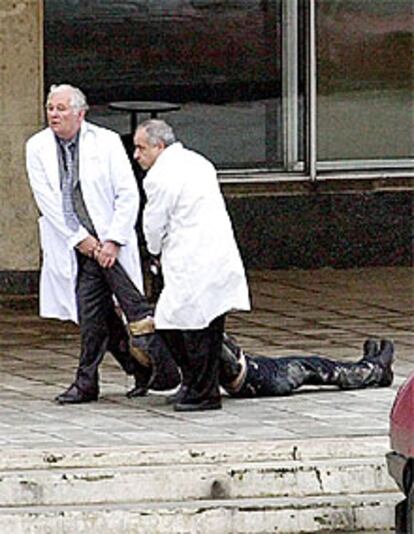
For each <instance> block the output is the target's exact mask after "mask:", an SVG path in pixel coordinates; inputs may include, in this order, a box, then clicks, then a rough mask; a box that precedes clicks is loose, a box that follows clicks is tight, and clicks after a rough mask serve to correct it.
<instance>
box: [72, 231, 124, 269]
mask: <svg viewBox="0 0 414 534" xmlns="http://www.w3.org/2000/svg"><path fill="white" fill-rule="evenodd" d="M76 248H77V249H78V250H79V252H80V253H81V254H84V255H85V256H88V257H89V258H94V259H95V260H96V261H97V262H98V263H99V265H100V266H101V267H103V268H104V269H109V268H111V267H112V266H113V265H114V263H115V260H116V258H117V257H118V253H119V248H120V246H119V245H118V244H117V243H114V242H113V241H104V242H103V243H101V242H100V241H98V240H97V239H96V238H95V237H93V236H91V235H89V236H88V237H86V238H85V239H84V240H83V241H81V242H80V243H79V244H78V245H77V247H76Z"/></svg>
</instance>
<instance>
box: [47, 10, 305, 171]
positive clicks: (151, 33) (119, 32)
mask: <svg viewBox="0 0 414 534" xmlns="http://www.w3.org/2000/svg"><path fill="white" fill-rule="evenodd" d="M282 4H283V2H282V0H163V1H162V0H117V1H114V0H96V1H92V0H89V1H84V0H83V1H80V0H45V62H46V68H45V73H46V86H49V85H50V84H51V83H57V82H62V81H68V82H69V83H72V84H74V85H78V86H79V87H81V88H82V89H83V90H84V91H85V92H86V94H87V96H88V99H89V102H90V103H91V104H93V106H92V110H91V114H90V117H89V118H92V119H93V120H94V121H95V122H98V123H101V124H104V125H107V126H109V127H112V128H115V129H117V130H118V131H119V132H120V133H123V134H126V133H128V130H129V128H130V126H129V124H130V123H129V119H128V117H127V116H126V115H122V114H119V113H116V112H112V113H110V112H108V108H107V105H108V103H109V102H110V101H116V100H160V101H167V102H178V103H180V104H181V109H180V111H178V112H174V113H170V114H166V115H163V116H162V118H165V119H166V120H168V121H169V122H170V123H171V124H172V125H173V126H174V127H175V128H176V130H177V132H178V134H179V137H180V139H182V140H183V141H184V143H186V144H187V145H189V146H190V147H192V148H194V149H195V150H198V151H200V152H202V153H204V154H205V155H206V156H207V157H209V158H210V159H211V160H213V161H214V162H215V163H216V164H217V165H218V166H219V167H220V168H222V169H241V170H243V169H253V168H255V169H259V170H260V169H280V168H282V167H285V168H286V167H290V168H294V166H295V163H296V161H297V159H298V158H299V153H300V152H301V153H303V148H302V146H303V142H301V143H299V142H298V138H297V131H295V132H293V134H292V131H291V128H292V127H293V128H298V123H299V122H300V121H301V119H300V114H299V112H298V110H297V100H296V96H295V100H294V101H293V102H292V99H289V102H290V105H289V106H288V107H287V106H286V105H285V106H283V102H282V93H283V91H284V90H285V91H286V90H288V91H291V90H292V87H295V95H298V94H299V92H302V94H303V90H301V91H299V89H298V86H299V84H300V83H303V82H301V81H299V80H298V76H297V74H296V78H295V77H294V76H293V78H291V80H290V82H286V81H284V80H283V76H282V61H283V62H284V64H286V65H289V64H291V65H293V70H295V69H296V70H297V65H298V60H297V54H298V45H297V40H298V37H297V33H296V34H295V38H296V41H292V39H291V40H290V43H288V44H286V47H285V49H288V50H290V51H289V54H295V57H294V62H293V63H291V62H289V60H288V59H287V58H286V55H285V58H284V59H283V54H282V48H283V47H284V46H285V45H284V43H287V41H286V35H282V27H283V24H282V18H283V17H284V16H287V14H286V7H284V6H283V5H282ZM287 4H288V5H290V6H296V5H297V0H291V1H290V2H288V3H287ZM285 6H286V4H285ZM283 9H285V11H284V10H283ZM293 22H294V24H296V25H297V18H296V19H293ZM290 27H291V26H290ZM290 74H291V75H292V66H291V67H290ZM294 84H296V85H294ZM282 115H284V116H285V117H286V116H287V117H289V118H290V119H291V121H292V122H291V125H289V129H290V132H287V131H286V121H284V120H283V119H282ZM144 118H147V117H145V116H143V117H141V116H140V117H139V119H140V120H141V119H144ZM288 149H289V150H290V155H289V156H287V155H286V154H287V150H288Z"/></svg>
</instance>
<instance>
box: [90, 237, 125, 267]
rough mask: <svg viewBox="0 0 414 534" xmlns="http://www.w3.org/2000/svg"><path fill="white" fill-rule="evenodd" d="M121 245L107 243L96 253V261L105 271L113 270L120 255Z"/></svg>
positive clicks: (111, 242)
mask: <svg viewBox="0 0 414 534" xmlns="http://www.w3.org/2000/svg"><path fill="white" fill-rule="evenodd" d="M119 249H120V245H118V244H117V243H114V242H113V241H105V242H104V244H103V245H102V246H101V247H100V248H99V249H98V250H97V251H96V254H95V259H96V260H97V262H98V263H99V265H100V266H101V267H103V268H104V269H109V268H111V267H112V266H113V265H114V263H115V260H116V258H117V257H118V254H119Z"/></svg>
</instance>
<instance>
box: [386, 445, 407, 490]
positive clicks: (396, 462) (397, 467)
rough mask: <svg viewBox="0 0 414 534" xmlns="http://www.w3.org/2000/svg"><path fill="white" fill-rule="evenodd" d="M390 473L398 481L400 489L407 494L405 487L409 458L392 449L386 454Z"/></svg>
mask: <svg viewBox="0 0 414 534" xmlns="http://www.w3.org/2000/svg"><path fill="white" fill-rule="evenodd" d="M386 459H387V467H388V473H389V474H390V475H391V476H392V478H393V479H394V480H395V482H396V483H397V485H398V487H399V488H400V490H401V491H402V492H403V493H404V494H405V489H404V469H405V466H406V465H407V462H408V458H406V457H405V456H404V455H402V454H399V453H398V452H395V451H392V452H389V453H388V454H387V455H386Z"/></svg>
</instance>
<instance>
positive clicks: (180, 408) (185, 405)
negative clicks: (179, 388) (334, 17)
mask: <svg viewBox="0 0 414 534" xmlns="http://www.w3.org/2000/svg"><path fill="white" fill-rule="evenodd" d="M221 407H222V406H221V400H220V399H205V400H202V401H198V402H188V401H185V399H184V400H183V401H181V402H176V403H175V404H174V411H176V412H202V411H204V410H220V409H221Z"/></svg>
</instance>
